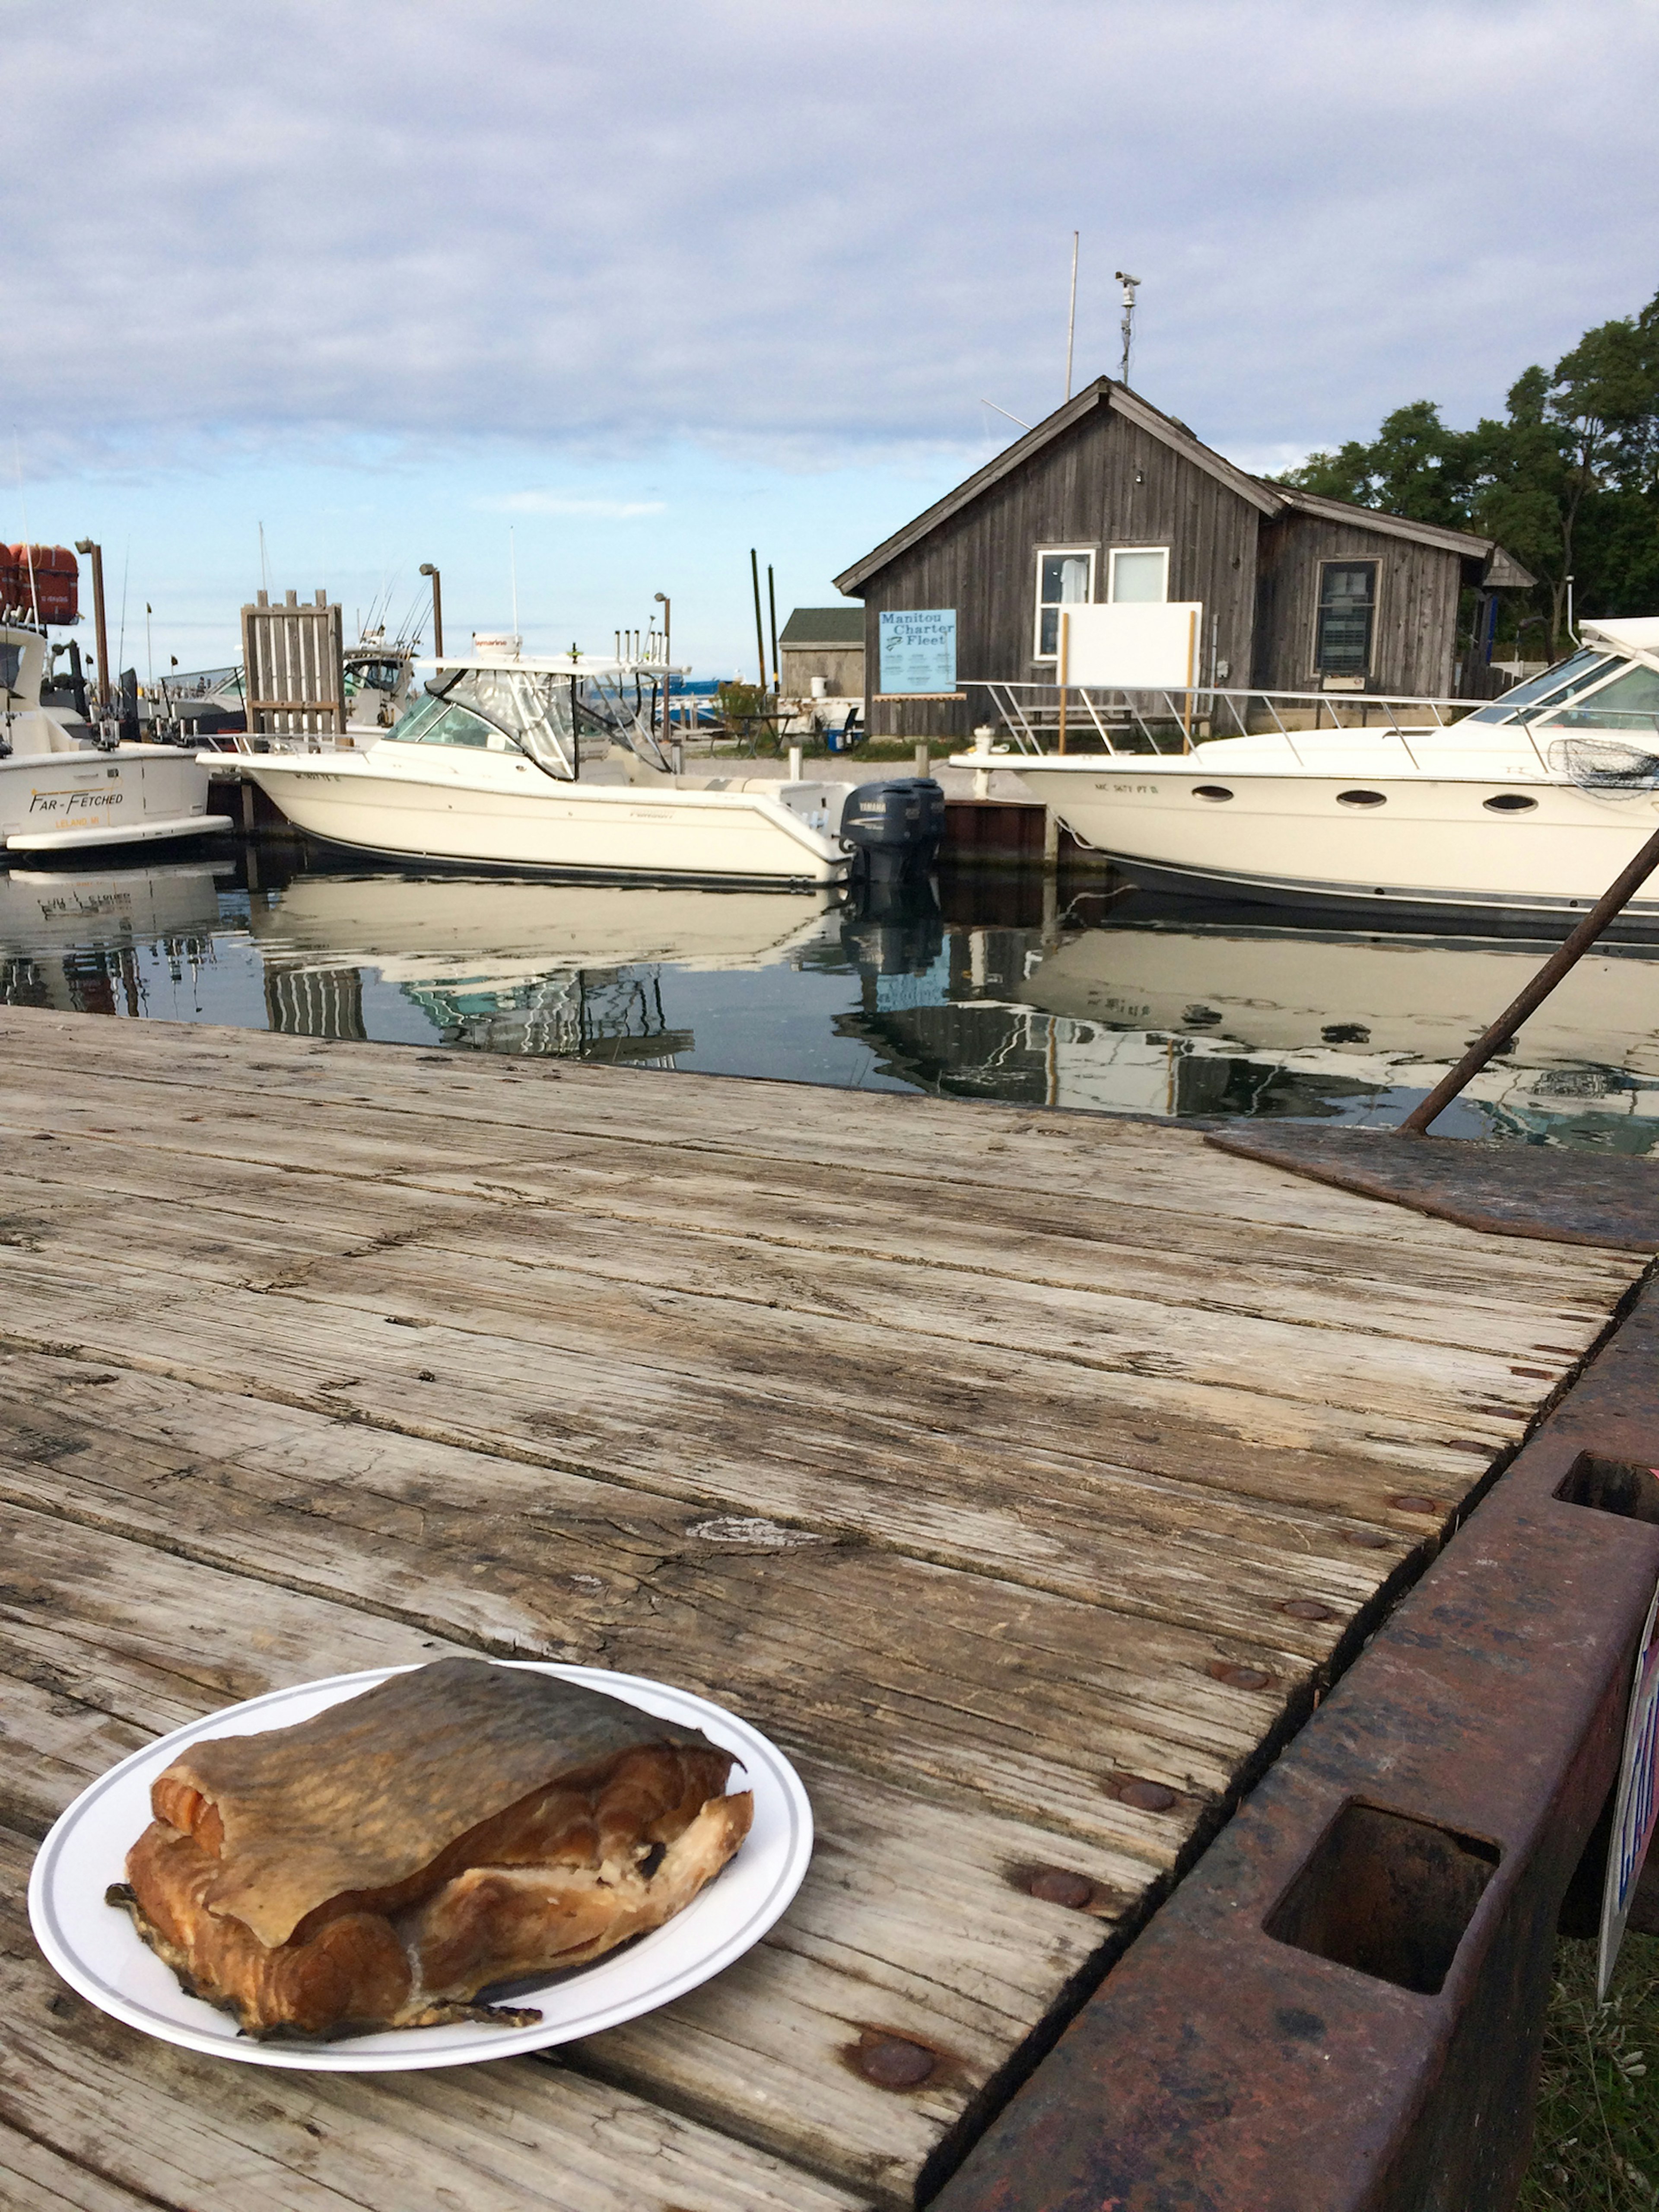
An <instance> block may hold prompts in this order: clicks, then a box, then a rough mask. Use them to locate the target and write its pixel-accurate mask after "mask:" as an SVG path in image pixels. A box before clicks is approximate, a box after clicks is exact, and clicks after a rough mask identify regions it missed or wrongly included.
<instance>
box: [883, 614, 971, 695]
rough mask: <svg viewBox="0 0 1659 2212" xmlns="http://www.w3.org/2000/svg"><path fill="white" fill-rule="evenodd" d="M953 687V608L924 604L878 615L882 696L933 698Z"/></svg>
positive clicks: (954, 620) (949, 692)
mask: <svg viewBox="0 0 1659 2212" xmlns="http://www.w3.org/2000/svg"><path fill="white" fill-rule="evenodd" d="M956 688H957V611H956V609H955V608H954V607H927V608H923V609H921V611H916V612H900V613H896V614H884V615H883V617H881V690H882V692H883V693H884V695H887V696H904V695H906V694H907V693H908V695H909V696H911V697H913V698H914V697H916V696H920V695H921V694H923V693H927V692H931V693H933V695H934V696H936V697H937V696H939V694H941V693H944V694H945V695H947V696H948V695H949V694H951V693H953V692H954V691H955V690H956Z"/></svg>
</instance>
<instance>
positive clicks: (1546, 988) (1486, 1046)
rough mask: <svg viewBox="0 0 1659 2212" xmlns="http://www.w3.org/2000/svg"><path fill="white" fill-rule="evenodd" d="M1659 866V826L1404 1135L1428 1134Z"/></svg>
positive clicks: (1410, 1119)
mask: <svg viewBox="0 0 1659 2212" xmlns="http://www.w3.org/2000/svg"><path fill="white" fill-rule="evenodd" d="M1656 868H1659V829H1656V830H1655V831H1654V833H1653V835H1652V836H1651V837H1650V838H1649V839H1648V842H1647V843H1646V844H1645V845H1644V846H1643V848H1642V849H1641V851H1640V852H1639V853H1638V854H1637V855H1636V857H1635V859H1634V860H1632V861H1631V863H1630V864H1629V866H1627V867H1626V868H1625V869H1624V870H1622V871H1621V872H1620V874H1619V875H1617V876H1615V877H1614V878H1613V881H1612V883H1611V884H1608V886H1607V890H1604V891H1603V892H1602V894H1601V897H1600V898H1599V899H1597V900H1596V902H1595V905H1594V906H1593V907H1592V908H1590V910H1589V913H1588V914H1587V915H1585V916H1584V919H1583V921H1581V922H1580V923H1579V924H1578V926H1577V928H1576V929H1575V930H1574V931H1573V932H1572V933H1571V936H1570V937H1568V938H1567V939H1566V940H1565V943H1563V944H1562V945H1559V946H1558V947H1557V949H1556V950H1555V951H1553V953H1551V955H1550V957H1549V958H1548V959H1547V961H1546V962H1545V963H1544V964H1543V966H1542V967H1541V969H1539V971H1538V973H1537V974H1536V975H1534V977H1533V979H1532V981H1531V982H1530V983H1528V985H1527V987H1526V988H1525V989H1524V990H1523V991H1522V992H1521V993H1520V994H1519V995H1518V996H1517V997H1516V999H1515V1000H1513V1001H1512V1002H1511V1003H1510V1005H1509V1006H1505V1007H1504V1011H1503V1012H1502V1013H1501V1014H1499V1016H1498V1019H1497V1020H1496V1021H1495V1022H1494V1023H1493V1024H1492V1027H1491V1028H1490V1029H1489V1030H1487V1031H1486V1034H1485V1035H1484V1036H1479V1037H1477V1038H1476V1039H1475V1041H1474V1043H1473V1044H1472V1045H1471V1046H1470V1047H1469V1048H1468V1051H1467V1052H1466V1053H1465V1054H1464V1055H1463V1057H1462V1060H1459V1061H1458V1063H1457V1065H1456V1066H1455V1067H1453V1068H1449V1069H1448V1071H1447V1072H1446V1073H1445V1074H1444V1075H1443V1076H1442V1077H1441V1079H1440V1080H1439V1082H1438V1083H1437V1084H1436V1085H1435V1086H1434V1089H1433V1090H1432V1091H1430V1093H1429V1095H1428V1097H1426V1098H1425V1100H1424V1101H1423V1103H1422V1104H1421V1105H1420V1106H1419V1107H1416V1108H1415V1109H1413V1111H1412V1112H1411V1113H1409V1114H1407V1116H1406V1118H1405V1120H1404V1121H1402V1122H1401V1124H1400V1132H1401V1135H1402V1136H1407V1137H1422V1136H1426V1135H1427V1134H1428V1131H1429V1127H1430V1125H1431V1122H1433V1121H1437V1119H1438V1117H1439V1116H1440V1115H1442V1114H1443V1113H1444V1112H1445V1110H1446V1109H1447V1107H1448V1106H1449V1105H1450V1104H1451V1103H1452V1100H1453V1099H1454V1098H1455V1097H1457V1095H1458V1093H1459V1092H1460V1091H1462V1089H1463V1086H1464V1085H1465V1084H1467V1083H1468V1080H1469V1079H1470V1077H1471V1076H1474V1075H1479V1073H1480V1071H1481V1069H1482V1068H1483V1067H1484V1066H1486V1062H1487V1061H1488V1060H1492V1059H1495V1058H1496V1057H1497V1055H1498V1054H1499V1053H1500V1052H1502V1051H1503V1050H1504V1048H1505V1047H1506V1046H1507V1045H1508V1043H1509V1042H1510V1039H1511V1038H1512V1037H1513V1036H1515V1034H1516V1031H1517V1030H1519V1029H1520V1027H1521V1024H1522V1022H1524V1021H1526V1020H1527V1019H1528V1018H1529V1017H1530V1016H1531V1015H1533V1014H1535V1013H1536V1012H1538V1009H1539V1008H1540V1006H1542V1005H1543V1003H1544V1001H1545V1000H1546V999H1547V998H1548V996H1549V994H1550V993H1551V992H1552V991H1553V989H1554V988H1555V987H1556V985H1557V984H1558V983H1559V981H1561V978H1562V977H1563V976H1564V975H1565V974H1566V973H1567V972H1568V970H1569V969H1571V968H1575V967H1577V964H1578V963H1579V962H1580V961H1581V960H1582V959H1583V957H1584V955H1585V954H1586V953H1587V952H1588V951H1589V949H1590V947H1591V945H1594V944H1595V940H1596V939H1597V938H1598V937H1600V936H1601V933H1602V931H1603V930H1604V929H1606V927H1607V925H1608V923H1609V922H1611V921H1615V920H1616V919H1617V918H1618V916H1619V915H1621V914H1622V913H1623V912H1624V910H1625V908H1626V907H1627V906H1628V905H1629V904H1630V902H1631V901H1632V899H1633V898H1634V897H1635V896H1636V894H1637V892H1638V890H1641V888H1642V886H1643V884H1644V883H1646V881H1647V879H1648V878H1649V877H1650V875H1651V874H1652V873H1653V872H1654V870H1655V869H1656Z"/></svg>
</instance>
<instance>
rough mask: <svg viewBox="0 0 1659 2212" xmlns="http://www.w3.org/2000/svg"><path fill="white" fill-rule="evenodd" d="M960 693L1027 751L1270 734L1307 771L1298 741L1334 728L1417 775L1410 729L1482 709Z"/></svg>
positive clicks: (1401, 701)
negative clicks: (1399, 753)
mask: <svg viewBox="0 0 1659 2212" xmlns="http://www.w3.org/2000/svg"><path fill="white" fill-rule="evenodd" d="M962 689H963V690H964V691H966V692H967V693H968V694H969V696H970V698H971V697H972V695H973V694H974V693H975V692H979V693H981V694H982V695H983V696H984V697H985V699H986V701H987V702H988V706H989V709H990V714H991V716H992V718H993V720H994V721H1000V723H1001V725H1002V727H1003V730H1004V732H1005V733H1006V736H1007V737H1008V738H1012V741H1013V743H1014V744H1015V745H1016V747H1017V748H1018V750H1019V751H1021V752H1023V753H1048V752H1055V751H1059V752H1066V751H1067V750H1071V749H1072V747H1073V745H1074V744H1076V745H1079V749H1080V750H1093V749H1094V747H1093V744H1091V740H1095V741H1097V742H1098V744H1099V747H1100V749H1101V750H1103V751H1104V752H1108V753H1119V752H1127V753H1146V752H1152V753H1167V752H1189V751H1190V750H1192V748H1193V746H1194V744H1201V743H1202V742H1203V741H1204V740H1205V739H1206V738H1233V737H1237V738H1246V737H1261V736H1263V735H1267V734H1269V733H1271V734H1273V735H1274V736H1278V737H1280V738H1283V739H1284V740H1285V744H1286V745H1287V746H1288V747H1289V748H1290V750H1291V755H1292V757H1294V758H1295V759H1296V760H1297V763H1298V764H1303V765H1305V763H1303V759H1302V755H1301V753H1300V752H1299V751H1298V750H1297V743H1296V739H1297V735H1298V734H1305V733H1307V732H1310V731H1316V730H1320V729H1323V728H1325V727H1327V726H1328V727H1329V728H1330V729H1332V730H1334V731H1340V730H1366V731H1373V732H1383V733H1385V734H1386V735H1388V736H1389V737H1392V738H1397V739H1398V740H1399V742H1400V744H1401V747H1402V749H1403V750H1404V751H1405V753H1406V756H1407V759H1409V760H1410V761H1411V762H1412V764H1413V767H1416V766H1417V765H1418V764H1419V763H1418V762H1417V760H1416V757H1415V755H1414V754H1413V751H1412V747H1411V739H1410V736H1409V734H1408V732H1409V731H1410V730H1412V729H1416V730H1421V729H1423V727H1424V726H1425V724H1427V723H1430V722H1431V723H1432V724H1433V726H1435V727H1436V728H1437V729H1448V728H1449V727H1450V726H1452V724H1453V723H1455V722H1456V721H1459V720H1462V717H1463V716H1464V715H1466V714H1469V713H1470V712H1471V711H1472V710H1473V709H1474V708H1476V707H1478V706H1480V704H1481V703H1482V702H1480V700H1478V699H1447V698H1442V697H1437V696H1433V695H1430V694H1417V693H1402V692H1378V691H1339V692H1332V691H1276V690H1231V689H1228V688H1225V687H1222V686H1218V685H1215V684H1204V685H1191V686H1182V685H1170V686H1168V687H1152V686H1149V687H1145V688H1136V687H1109V686H1104V685H1100V684H1027V683H1015V682H1010V681H1004V680H1001V679H997V680H987V679H986V678H972V677H968V678H963V679H962ZM1079 741H1080V742H1079Z"/></svg>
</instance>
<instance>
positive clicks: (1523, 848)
mask: <svg viewBox="0 0 1659 2212" xmlns="http://www.w3.org/2000/svg"><path fill="white" fill-rule="evenodd" d="M1000 765H1006V766H1008V767H1011V768H1014V769H1016V772H1017V773H1018V775H1019V777H1020V779H1021V781H1023V782H1024V784H1025V785H1026V786H1027V787H1028V788H1029V789H1030V791H1031V793H1033V795H1034V796H1035V797H1036V798H1038V799H1041V800H1042V802H1043V804H1044V805H1047V806H1050V807H1052V808H1053V809H1054V812H1055V813H1056V814H1057V815H1058V816H1059V817H1060V820H1061V821H1062V822H1063V823H1065V824H1066V827H1067V828H1068V829H1070V830H1071V831H1072V832H1073V835H1074V836H1077V837H1078V838H1079V840H1080V841H1081V842H1083V843H1085V844H1086V845H1090V846H1092V847H1094V848H1096V849H1097V850H1098V851H1100V852H1102V853H1104V854H1108V855H1109V857H1110V858H1112V859H1113V860H1116V861H1118V862H1120V863H1121V865H1122V866H1123V867H1124V869H1125V871H1126V872H1127V873H1128V874H1129V875H1131V876H1132V877H1133V878H1134V879H1135V880H1136V881H1137V882H1142V883H1146V884H1148V885H1153V886H1159V887H1168V888H1171V889H1178V890H1185V891H1187V892H1189V893H1192V894H1194V895H1197V896H1212V897H1225V898H1232V899H1238V898H1246V899H1261V900H1265V901H1270V902H1273V903H1286V904H1294V905H1300V906H1308V907H1315V908H1327V909H1330V910H1333V911H1335V910H1340V911H1346V912H1354V911H1358V912H1361V913H1364V912H1367V911H1370V912H1378V911H1385V910H1386V911H1389V912H1395V913H1399V912H1401V910H1404V911H1405V912H1407V913H1421V914H1424V915H1443V914H1447V913H1467V914H1474V915H1480V914H1514V913H1534V914H1540V915H1542V914H1554V913H1559V914H1571V913H1573V912H1576V911H1582V909H1583V908H1586V907H1588V906H1590V905H1592V904H1593V903H1594V902H1595V900H1596V899H1598V898H1599V897H1600V896H1601V893H1602V892H1603V891H1604V890H1606V889H1607V885H1608V884H1610V883H1611V882H1612V881H1613V878H1614V877H1615V876H1616V875H1617V874H1618V873H1619V872H1620V869H1621V868H1623V867H1624V866H1626V863H1627V862H1628V861H1629V860H1631V859H1632V857H1633V856H1634V854H1636V853H1637V852H1638V850H1639V849H1640V848H1641V847H1642V846H1643V845H1644V843H1645V842H1647V840H1648V839H1649V838H1650V836H1652V835H1653V832H1654V830H1655V829H1659V797H1656V796H1655V795H1654V794H1651V793H1645V792H1644V793H1640V794H1638V795H1637V796H1635V797H1633V798H1632V797H1623V796H1621V797H1618V798H1607V797H1603V796H1601V795H1598V794H1596V793H1591V792H1587V791H1582V790H1580V789H1578V788H1577V786H1574V785H1562V784H1550V783H1544V782H1542V781H1534V782H1531V783H1522V782H1521V781H1497V780H1493V779H1486V778H1479V779H1477V778H1474V777H1437V776H1431V775H1424V776H1419V777H1412V778H1407V777H1403V776H1401V777H1395V776H1390V775H1387V774H1383V773H1378V772H1377V771H1376V769H1373V770H1372V772H1371V774H1370V775H1369V776H1367V775H1364V774H1362V773H1358V772H1356V771H1353V770H1352V769H1350V770H1349V771H1348V772H1346V773H1343V774H1334V775H1310V774H1306V773H1303V774H1297V775H1274V774H1272V773H1264V772H1263V771H1261V770H1260V769H1250V770H1248V771H1246V770H1244V769H1243V768H1242V766H1241V767H1238V768H1234V767H1231V766H1225V765H1223V764H1221V763H1218V762H1217V761H1216V760H1215V759H1213V758H1211V759H1209V760H1206V761H1204V762H1202V763H1194V762H1191V761H1178V760H1173V759H1170V758H1167V757H1164V758H1158V759H1156V760H1153V759H1150V758H1147V757H1142V758H1140V759H1139V760H1136V761H1134V762H1133V763H1131V762H1127V761H1122V762H1106V761H1102V762H1095V761H1088V762H1086V763H1085V762H1079V763H1042V764H1038V763H1036V762H1033V761H1024V760H1022V761H1020V762H1018V763H1014V762H1007V763H1000ZM1357 792H1364V793H1371V794H1375V795H1376V796H1375V799H1374V800H1373V801H1372V802H1371V803H1366V802H1365V801H1364V800H1360V799H1356V798H1354V797H1352V795H1350V796H1346V797H1345V796H1344V794H1353V793H1357ZM1215 793H1220V794H1225V795H1222V796H1212V795H1207V794H1215ZM1517 799H1518V800H1522V801H1524V802H1529V803H1528V804H1522V805H1515V804H1514V802H1515V801H1516V800H1517ZM1492 801H1497V802H1499V803H1498V804H1497V805H1492V804H1491V803H1490V802H1492ZM1630 911H1631V913H1632V915H1643V914H1647V915H1656V916H1659V894H1655V893H1652V892H1650V894H1649V895H1648V896H1645V897H1644V896H1640V895H1638V897H1637V898H1636V899H1635V900H1634V901H1632V905H1631V908H1630Z"/></svg>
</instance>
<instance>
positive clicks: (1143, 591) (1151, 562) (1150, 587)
mask: <svg viewBox="0 0 1659 2212" xmlns="http://www.w3.org/2000/svg"><path fill="white" fill-rule="evenodd" d="M1169 596H1170V549H1169V547H1168V546H1167V545H1135V546H1127V545H1115V546H1114V547H1113V548H1112V556H1111V576H1110V589H1109V591H1108V592H1107V597H1108V598H1109V599H1138V600H1140V601H1141V602H1143V603H1145V602H1146V601H1148V600H1151V601H1152V602H1153V603H1154V604H1156V605H1159V606H1161V605H1163V604H1164V601H1165V600H1166V599H1168V598H1169Z"/></svg>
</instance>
